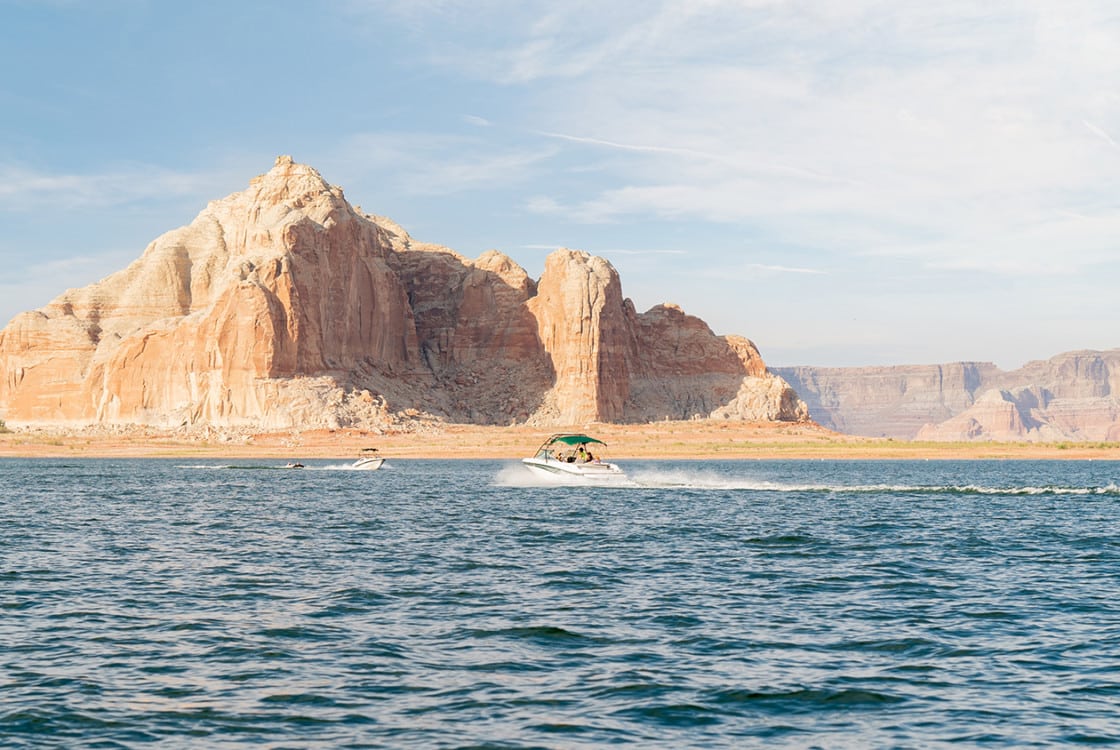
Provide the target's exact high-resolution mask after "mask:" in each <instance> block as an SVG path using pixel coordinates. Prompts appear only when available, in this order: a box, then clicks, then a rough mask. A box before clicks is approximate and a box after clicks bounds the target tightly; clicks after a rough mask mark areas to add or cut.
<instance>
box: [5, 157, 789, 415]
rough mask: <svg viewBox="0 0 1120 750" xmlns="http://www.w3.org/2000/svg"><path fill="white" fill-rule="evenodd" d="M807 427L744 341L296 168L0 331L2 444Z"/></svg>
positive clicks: (291, 165)
mask: <svg viewBox="0 0 1120 750" xmlns="http://www.w3.org/2000/svg"><path fill="white" fill-rule="evenodd" d="M417 415H421V416H422V415H430V416H432V417H434V418H440V419H446V420H450V421H456V422H474V423H484V424H486V423H488V424H495V423H496V424H505V423H509V422H529V423H534V424H540V425H571V424H579V423H582V422H587V421H614V422H638V421H649V420H654V419H666V418H669V419H682V418H692V417H716V418H725V419H740V420H786V421H798V420H804V419H806V418H807V409H806V407H805V404H804V403H802V402H801V401H800V400H799V399H798V398H797V395H796V393H794V392H793V391H792V389H790V387H789V386H788V385H787V384H786V383H785V382H784V381H783V380H782V379H781V378H779V377H777V376H775V375H773V374H771V373H769V372H768V371H767V370H766V367H765V364H764V363H763V361H762V359H761V357H760V356H759V354H758V351H757V349H756V348H755V347H754V345H753V344H751V343H750V342H749V341H747V340H746V339H742V338H738V337H718V336H715V335H714V334H713V333H712V332H711V330H710V329H709V328H708V327H707V326H706V325H705V324H704V323H703V321H700V320H699V319H697V318H694V317H691V316H688V315H686V314H684V313H683V312H682V311H681V310H679V309H678V308H676V307H673V306H671V305H664V306H659V307H655V308H653V309H652V310H650V311H648V312H646V313H637V312H636V311H635V310H634V306H633V304H632V303H631V302H630V300H628V299H626V298H624V297H623V295H622V286H621V282H620V280H619V278H618V274H617V272H616V271H615V270H614V268H613V267H611V265H610V264H609V263H608V262H607V261H605V260H603V259H601V258H596V257H593V256H590V255H588V254H587V253H584V252H580V251H574V250H558V251H556V252H555V253H553V254H552V255H550V256H549V258H548V259H547V262H546V265H545V270H544V273H543V274H542V276H541V278H540V280H539V281H534V280H532V279H530V278H529V277H528V275H527V274H526V272H525V271H524V269H522V268H521V267H520V266H518V265H517V264H516V263H514V262H513V261H512V260H510V259H509V258H507V257H506V256H504V255H502V254H501V253H498V252H495V251H490V252H487V253H484V254H483V255H482V256H481V257H479V258H478V259H476V260H473V261H472V260H469V259H467V258H464V257H462V256H460V255H459V254H457V253H455V252H454V251H452V250H450V249H448V248H444V247H439V246H436V245H429V244H424V243H419V242H415V241H413V239H412V238H411V237H409V236H408V234H407V232H405V231H404V230H403V229H401V228H400V227H399V226H397V225H396V224H394V223H393V222H391V221H390V220H388V219H385V218H382V217H377V216H373V215H370V214H365V213H363V212H361V211H360V210H358V209H355V208H354V207H352V206H351V205H350V204H349V203H348V202H347V201H346V199H345V197H344V196H343V193H342V190H341V189H339V188H337V187H333V186H331V185H329V184H327V183H326V182H325V181H324V180H323V179H322V177H320V175H319V174H318V173H317V172H316V171H315V170H314V169H312V168H311V167H308V166H305V165H301V164H297V163H295V162H293V161H292V160H291V159H290V158H289V157H280V158H279V159H277V161H276V164H275V165H274V166H273V168H272V169H271V170H270V171H269V172H268V173H267V174H264V175H262V176H259V177H257V178H255V179H253V180H252V181H251V182H250V185H249V188H248V189H247V190H245V191H242V192H240V193H236V194H234V195H231V196H229V197H227V198H225V199H222V200H219V201H214V202H211V203H210V204H209V205H208V206H207V207H206V209H205V210H203V211H202V212H201V213H200V214H199V215H198V216H197V217H196V218H195V220H194V221H193V222H192V223H191V224H190V225H188V226H186V227H183V228H180V229H177V230H174V231H172V232H168V233H167V234H165V235H163V236H161V237H159V238H158V239H156V240H155V241H154V242H153V243H152V244H151V245H149V246H148V248H147V250H145V252H144V254H143V255H142V256H141V257H140V258H139V259H138V260H137V261H135V262H134V263H132V264H131V265H130V266H129V267H128V268H126V269H125V270H123V271H120V272H118V273H116V274H113V275H111V276H109V277H107V278H106V279H103V280H102V281H100V282H98V283H96V284H92V285H90V286H87V287H84V288H82V289H72V290H69V291H67V292H65V293H63V294H62V295H61V296H59V297H58V298H57V299H55V300H54V301H53V302H51V303H50V304H48V305H47V306H46V307H43V308H40V309H39V310H35V311H32V312H27V313H23V314H21V315H18V316H16V318H14V319H13V320H12V321H11V323H10V324H9V325H8V326H7V327H6V328H5V329H4V330H3V331H0V418H4V419H6V420H7V421H8V423H9V424H12V425H30V424H56V425H57V424H64V425H65V424H69V425H88V424H100V425H114V424H143V425H150V426H156V427H161V426H163V427H174V426H181V425H186V426H200V427H208V426H253V427H260V428H265V429H280V428H311V427H339V426H357V427H365V428H372V429H376V428H379V427H383V426H387V425H389V424H391V423H393V422H399V421H400V420H402V419H405V418H408V417H415V416H417Z"/></svg>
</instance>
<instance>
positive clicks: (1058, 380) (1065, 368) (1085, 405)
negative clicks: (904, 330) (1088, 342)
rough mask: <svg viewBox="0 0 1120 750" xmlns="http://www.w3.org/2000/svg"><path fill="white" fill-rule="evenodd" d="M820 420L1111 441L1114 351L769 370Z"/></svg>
mask: <svg viewBox="0 0 1120 750" xmlns="http://www.w3.org/2000/svg"><path fill="white" fill-rule="evenodd" d="M773 371H774V372H775V373H776V374H778V375H781V376H782V377H783V378H784V379H785V380H786V381H788V382H789V383H790V384H791V385H792V386H793V387H794V388H795V389H796V390H797V392H798V393H799V394H800V395H801V397H802V398H804V399H805V402H806V404H807V405H808V406H809V413H810V415H811V416H812V418H813V419H814V420H815V421H817V422H818V423H820V424H821V425H822V426H823V427H827V428H829V429H833V430H836V431H838V432H845V433H849V434H853V435H866V436H871V437H893V438H901V439H918V440H934V441H1028V442H1058V441H1081V442H1085V441H1104V442H1115V441H1120V398H1118V397H1117V396H1118V394H1120V349H1111V350H1107V351H1089V350H1085V351H1072V352H1066V353H1064V354H1059V355H1057V356H1055V357H1052V358H1050V359H1048V360H1040V361H1034V362H1029V363H1028V364H1026V365H1025V366H1024V367H1022V368H1020V369H1018V370H1013V371H1010V372H1005V371H1003V370H1001V369H999V368H998V367H996V366H995V365H994V364H992V363H990V362H955V363H951V364H943V365H900V366H895V367H847V368H844V367H840V368H826V367H776V368H773Z"/></svg>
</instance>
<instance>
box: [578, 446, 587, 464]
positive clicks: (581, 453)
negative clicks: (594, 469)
mask: <svg viewBox="0 0 1120 750" xmlns="http://www.w3.org/2000/svg"><path fill="white" fill-rule="evenodd" d="M576 459H577V460H578V461H579V462H580V463H581V464H585V463H587V461H588V458H587V449H586V448H584V447H583V443H580V444H579V447H578V448H576Z"/></svg>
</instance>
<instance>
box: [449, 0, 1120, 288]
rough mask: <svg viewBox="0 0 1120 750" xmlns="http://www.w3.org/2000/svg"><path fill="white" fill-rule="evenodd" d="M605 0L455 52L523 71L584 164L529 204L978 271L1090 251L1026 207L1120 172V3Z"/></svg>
mask: <svg viewBox="0 0 1120 750" xmlns="http://www.w3.org/2000/svg"><path fill="white" fill-rule="evenodd" d="M607 5H608V6H609V7H604V6H602V4H592V3H581V2H577V3H572V4H564V5H562V6H559V7H556V6H553V5H551V4H548V5H546V4H543V3H534V2H528V3H526V4H524V5H522V6H521V7H522V9H523V10H525V8H526V7H528V8H529V10H526V11H525V13H524V15H516V16H515V17H513V18H512V19H508V22H507V23H505V24H503V26H502V28H503V31H502V33H501V38H500V39H498V40H494V39H492V38H491V39H488V40H487V41H488V43H494V42H495V41H496V42H497V47H496V48H495V49H496V50H497V52H496V53H494V54H490V55H485V56H482V59H483V60H484V61H485V62H484V63H481V64H478V65H476V66H475V67H473V68H471V70H472V71H473V72H474V74H475V75H479V76H489V77H490V78H491V79H492V80H494V81H495V82H499V83H502V84H504V85H517V86H521V87H523V88H524V91H525V94H524V103H525V105H526V109H525V113H526V114H525V115H524V123H525V124H526V125H527V126H529V129H531V130H534V131H535V132H536V133H537V134H538V135H540V136H541V137H543V138H546V139H548V140H553V141H559V142H562V143H564V144H566V148H569V149H573V150H574V151H572V153H571V154H569V157H568V158H569V162H570V163H571V164H573V165H577V164H578V163H580V161H581V159H580V155H579V153H578V149H580V148H583V149H586V153H585V154H584V157H583V159H582V161H583V162H584V163H587V164H594V165H595V166H596V167H598V171H597V172H596V177H597V181H596V182H595V183H590V182H589V183H588V184H587V185H586V188H587V189H585V190H584V191H582V192H579V191H576V190H574V189H571V188H569V189H566V190H564V191H561V190H559V189H557V190H555V191H551V192H550V191H545V190H537V191H536V195H535V197H533V198H532V199H530V200H528V201H527V202H526V204H525V205H526V208H527V210H529V211H532V212H537V213H541V214H549V215H554V216H564V217H566V218H567V219H568V220H571V221H577V222H614V221H621V220H623V219H640V218H641V217H643V216H644V217H651V218H655V219H658V220H665V221H679V220H686V219H692V220H699V221H716V222H725V223H735V224H742V225H748V226H751V227H754V228H756V229H758V230H759V231H760V232H765V233H768V234H770V235H771V236H773V237H774V238H775V240H776V241H780V242H787V243H794V244H812V245H814V246H817V247H821V248H823V249H827V248H828V247H829V245H830V244H832V245H833V247H834V248H835V249H841V248H842V249H843V251H844V252H851V251H856V252H861V253H866V254H893V255H896V256H899V257H901V256H905V255H910V256H912V257H914V258H915V259H918V258H922V257H924V258H925V262H926V263H928V264H930V265H935V264H936V265H938V266H939V267H942V268H949V267H955V268H961V269H964V268H970V267H976V266H982V267H985V268H988V269H991V270H992V272H1001V271H1000V269H1009V268H1013V267H1015V263H1014V262H1013V261H1014V259H1015V258H1016V257H1017V258H1020V259H1021V258H1024V257H1027V258H1036V259H1038V262H1035V263H1027V264H1022V267H1027V268H1033V269H1036V272H1037V273H1045V272H1046V266H1047V264H1046V263H1045V262H1043V261H1042V259H1043V258H1045V257H1046V255H1047V253H1052V252H1053V249H1054V242H1055V240H1056V238H1057V236H1059V235H1060V233H1072V234H1071V235H1070V236H1077V237H1081V238H1085V239H1086V242H1084V243H1081V244H1077V245H1069V246H1067V247H1065V249H1064V251H1063V252H1064V254H1065V256H1066V258H1067V262H1068V263H1072V264H1075V265H1083V264H1091V263H1093V262H1095V258H1096V257H1097V251H1096V250H1094V249H1093V247H1094V245H1095V243H1094V242H1092V241H1089V237H1088V235H1089V234H1090V232H1087V231H1086V229H1085V227H1078V226H1076V225H1075V224H1074V223H1073V222H1072V220H1071V221H1070V222H1069V223H1065V222H1062V221H1060V220H1056V221H1055V222H1054V224H1053V226H1052V229H1050V230H1047V231H1040V230H1039V229H1038V228H1037V220H1038V217H1039V216H1042V215H1045V216H1052V215H1055V214H1056V212H1061V211H1064V212H1067V213H1082V212H1084V211H1085V206H1086V204H1091V205H1094V206H1098V209H1097V210H1096V211H1095V212H1094V213H1096V214H1097V215H1100V214H1101V210H1102V209H1100V208H1099V206H1100V205H1101V204H1102V197H1104V196H1107V195H1109V194H1112V195H1115V194H1117V191H1120V176H1118V175H1120V157H1118V156H1117V155H1116V153H1115V152H1116V149H1117V141H1116V140H1115V139H1114V138H1113V137H1112V136H1111V135H1110V134H1111V133H1112V132H1120V95H1117V94H1116V93H1115V81H1116V80H1118V79H1120V16H1118V14H1117V13H1116V11H1115V10H1114V8H1113V7H1112V5H1111V4H1109V3H1107V2H1104V0H1072V2H1066V1H1065V0H1061V1H1060V2H1059V0H1031V1H1030V2H1027V3H1021V2H1018V1H1017V0H1016V1H1015V2H1012V0H995V1H994V2H992V3H985V4H981V5H977V4H976V3H973V2H968V1H967V0H948V1H947V2H945V3H936V4H928V3H916V2H915V3H892V4H883V3H880V2H872V0H854V1H852V2H844V3H818V4H814V5H812V6H805V5H803V4H789V3H783V2H777V1H775V2H769V1H767V0H758V1H756V2H741V1H738V0H708V1H707V2H676V1H671V0H666V1H664V2H656V3H625V2H624V3H611V4H607ZM456 7H457V8H458V9H461V8H462V6H456ZM491 7H492V6H491ZM445 10H446V9H445ZM533 11H535V12H533ZM487 20H490V21H493V20H494V18H493V16H487V15H486V13H483V14H482V16H481V17H476V18H475V19H474V21H475V22H478V23H485V22H486V21H487ZM469 52H471V53H478V52H479V50H469ZM487 65H489V66H490V67H489V68H487V67H486V66H487ZM534 122H540V123H547V127H537V128H533V127H532V124H533V123H534ZM604 150H605V151H607V152H608V153H616V154H618V155H619V157H625V158H617V159H613V160H604V158H603V153H604ZM573 168H574V167H573ZM1112 215H1120V207H1118V206H1113V207H1112V208H1108V209H1105V210H1104V216H1102V217H1101V218H1102V221H1106V222H1107V221H1110V220H1111V218H1110V217H1111V216H1112ZM1092 231H1100V225H1099V224H1098V226H1097V227H1096V229H1094V230H1092ZM1056 233H1058V234H1056ZM1007 238H1015V241H1016V243H1017V244H1015V245H1014V247H1012V243H1011V242H1010V241H1008V239H1007ZM855 242H866V243H867V244H865V245H863V246H862V247H853V245H854V244H855ZM837 243H838V244H837ZM1003 272H1006V271H1003Z"/></svg>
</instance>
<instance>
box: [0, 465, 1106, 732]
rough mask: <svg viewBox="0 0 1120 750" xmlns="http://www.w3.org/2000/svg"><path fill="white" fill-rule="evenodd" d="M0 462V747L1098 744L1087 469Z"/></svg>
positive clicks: (1099, 542)
mask: <svg viewBox="0 0 1120 750" xmlns="http://www.w3.org/2000/svg"><path fill="white" fill-rule="evenodd" d="M280 463H282V462H274V461H256V462H254V461H234V462H230V463H228V464H221V463H219V462H195V461H182V460H179V461H175V460H128V461H126V460H115V461H114V460H71V461H62V460H2V461H0V746H3V747H11V748H135V747H160V748H165V747H166V748H188V747H189V748H194V747H197V748H243V747H244V748H248V747H253V748H404V747H417V748H421V747H422V748H456V747H464V748H466V747H474V748H484V747H485V748H528V747H541V748H587V747H601V746H607V745H633V746H638V747H663V748H681V747H696V748H701V747H703V748H718V747H824V748H849V747H850V748H863V747H912V748H926V747H938V746H944V747H948V746H954V747H970V746H983V747H1029V746H1053V745H1075V744H1120V531H1118V530H1120V489H1118V485H1120V463H1117V462H1108V461H1074V462H1011V461H1003V462H943V461H928V462H874V461H860V462H843V461H834V462H827V461H825V462H822V461H773V462H765V461H741V462H740V461H735V462H626V463H625V466H624V468H626V469H627V470H628V471H629V473H630V475H631V476H632V477H633V478H634V480H635V486H633V487H623V488H579V487H540V486H533V485H532V484H531V483H529V482H528V481H527V476H526V474H525V473H524V469H523V468H522V467H520V466H518V465H516V464H515V463H513V462H495V461H488V462H468V461H403V460H395V461H390V462H389V464H387V465H386V467H385V468H384V469H383V470H381V471H378V472H357V471H346V470H345V467H344V466H342V465H338V464H331V463H330V462H325V461H324V462H314V461H310V462H307V463H308V468H307V469H304V470H284V469H279V468H278V466H279V465H280Z"/></svg>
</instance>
